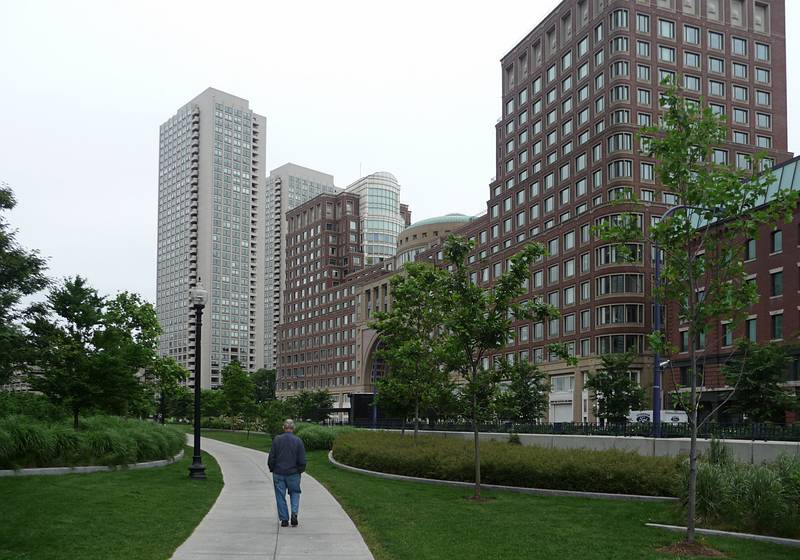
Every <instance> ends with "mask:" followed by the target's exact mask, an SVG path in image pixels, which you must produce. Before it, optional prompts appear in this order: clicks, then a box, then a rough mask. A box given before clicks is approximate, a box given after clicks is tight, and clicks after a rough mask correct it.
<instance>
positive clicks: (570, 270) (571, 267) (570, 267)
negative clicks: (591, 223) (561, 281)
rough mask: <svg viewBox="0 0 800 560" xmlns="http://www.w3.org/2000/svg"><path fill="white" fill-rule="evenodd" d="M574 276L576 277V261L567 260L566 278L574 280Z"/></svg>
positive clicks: (565, 263) (565, 267)
mask: <svg viewBox="0 0 800 560" xmlns="http://www.w3.org/2000/svg"><path fill="white" fill-rule="evenodd" d="M573 235H574V233H573ZM573 276H575V259H567V260H565V261H564V278H572V277H573Z"/></svg>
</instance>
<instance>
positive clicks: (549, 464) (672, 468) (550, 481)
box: [334, 431, 680, 496]
mask: <svg viewBox="0 0 800 560" xmlns="http://www.w3.org/2000/svg"><path fill="white" fill-rule="evenodd" d="M334 455H335V456H336V459H337V460H339V461H342V462H343V463H346V464H348V465H352V466H355V467H361V468H365V469H370V470H376V471H382V472H390V473H395V474H402V475H409V476H419V477H424V478H436V479H441V480H457V481H462V482H473V481H474V478H473V477H474V464H473V444H472V442H471V441H469V440H463V439H455V438H447V439H445V438H442V437H438V436H419V437H418V438H417V444H416V445H415V444H414V442H413V440H412V438H410V437H403V436H401V435H400V434H393V433H385V432H366V431H356V432H352V433H346V434H343V435H342V436H341V437H339V438H337V439H336V442H335V445H334ZM481 456H482V461H481V472H482V480H483V482H485V483H488V484H502V485H507V486H520V487H528V488H549V489H557V490H578V491H587V492H612V493H621V494H643V495H650V496H674V495H675V492H676V483H677V479H678V473H679V465H680V463H679V461H678V459H676V458H668V457H643V456H640V455H637V454H634V453H632V452H625V451H619V450H609V451H589V450H585V449H545V448H541V447H528V446H522V445H508V443H506V442H485V443H482V444H481Z"/></svg>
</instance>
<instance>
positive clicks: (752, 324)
mask: <svg viewBox="0 0 800 560" xmlns="http://www.w3.org/2000/svg"><path fill="white" fill-rule="evenodd" d="M756 327H757V325H756V319H755V318H752V319H747V320H746V321H745V322H744V333H745V336H746V337H747V339H748V340H749V341H750V342H755V341H756V337H757V334H758V331H757V328H756Z"/></svg>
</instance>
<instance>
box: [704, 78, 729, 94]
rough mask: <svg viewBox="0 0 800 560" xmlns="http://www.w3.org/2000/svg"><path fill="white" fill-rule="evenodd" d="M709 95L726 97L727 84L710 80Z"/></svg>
mask: <svg viewBox="0 0 800 560" xmlns="http://www.w3.org/2000/svg"><path fill="white" fill-rule="evenodd" d="M708 93H709V94H710V95H716V96H717V97H725V84H724V83H722V82H718V81H716V80H709V81H708Z"/></svg>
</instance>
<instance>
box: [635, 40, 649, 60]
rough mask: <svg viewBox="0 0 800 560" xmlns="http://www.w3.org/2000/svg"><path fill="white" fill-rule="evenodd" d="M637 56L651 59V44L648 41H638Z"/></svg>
mask: <svg viewBox="0 0 800 560" xmlns="http://www.w3.org/2000/svg"><path fill="white" fill-rule="evenodd" d="M636 54H637V55H639V56H640V57H641V58H650V43H649V42H647V41H636Z"/></svg>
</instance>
